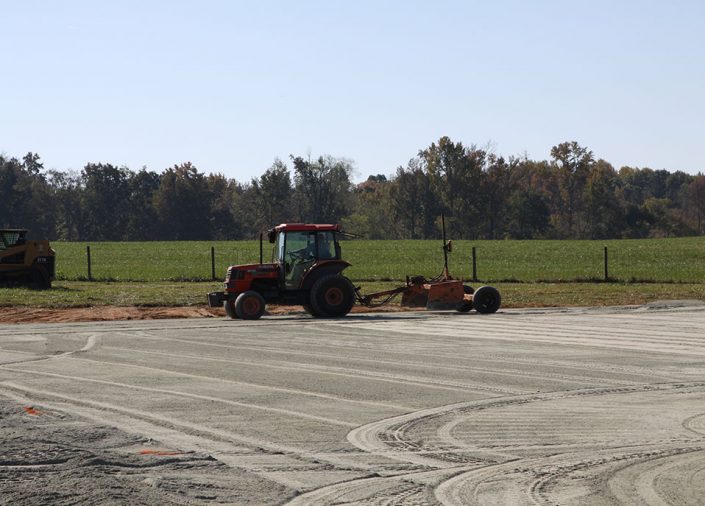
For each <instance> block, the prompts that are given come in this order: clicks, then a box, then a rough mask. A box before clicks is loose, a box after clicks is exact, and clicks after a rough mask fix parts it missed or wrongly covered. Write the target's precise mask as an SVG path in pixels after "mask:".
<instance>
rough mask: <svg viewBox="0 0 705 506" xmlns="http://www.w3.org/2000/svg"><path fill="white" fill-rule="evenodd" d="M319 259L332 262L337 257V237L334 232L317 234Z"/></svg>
mask: <svg viewBox="0 0 705 506" xmlns="http://www.w3.org/2000/svg"><path fill="white" fill-rule="evenodd" d="M316 244H317V249H318V255H317V256H318V258H319V259H320V260H330V259H333V258H336V257H337V254H336V248H335V235H334V234H333V232H318V233H317V234H316Z"/></svg>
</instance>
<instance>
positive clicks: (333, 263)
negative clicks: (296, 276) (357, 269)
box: [301, 260, 352, 290]
mask: <svg viewBox="0 0 705 506" xmlns="http://www.w3.org/2000/svg"><path fill="white" fill-rule="evenodd" d="M351 265H352V264H351V263H350V262H346V261H345V260H324V261H322V262H318V263H316V264H314V265H313V266H312V267H311V268H310V269H309V270H308V271H307V272H306V275H305V276H304V279H302V280H301V288H303V289H306V290H310V289H311V287H312V286H313V284H314V283H315V282H316V281H318V280H319V279H321V277H323V276H328V275H329V274H340V273H341V272H343V270H345V269H347V268H348V267H350V266H351Z"/></svg>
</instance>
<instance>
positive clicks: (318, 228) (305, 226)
mask: <svg viewBox="0 0 705 506" xmlns="http://www.w3.org/2000/svg"><path fill="white" fill-rule="evenodd" d="M274 230H275V231H276V232H340V225H339V224H336V225H330V224H318V223H282V224H281V225H277V226H276V227H274Z"/></svg>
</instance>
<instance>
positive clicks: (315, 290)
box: [311, 274, 355, 318]
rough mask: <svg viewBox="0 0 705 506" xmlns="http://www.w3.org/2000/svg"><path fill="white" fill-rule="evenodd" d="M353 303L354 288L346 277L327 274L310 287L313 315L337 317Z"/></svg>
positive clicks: (344, 312) (348, 309) (344, 313)
mask: <svg viewBox="0 0 705 506" xmlns="http://www.w3.org/2000/svg"><path fill="white" fill-rule="evenodd" d="M354 304H355V288H354V287H353V285H352V283H351V282H350V280H349V279H348V278H346V277H345V276H341V275H340V274H329V275H328V276H323V277H322V278H321V279H319V280H318V281H316V282H315V283H314V284H313V286H312V287H311V309H313V311H314V313H317V314H314V316H318V317H324V318H325V317H329V318H337V317H340V316H345V315H346V314H348V313H349V312H350V310H351V309H352V307H353V305H354Z"/></svg>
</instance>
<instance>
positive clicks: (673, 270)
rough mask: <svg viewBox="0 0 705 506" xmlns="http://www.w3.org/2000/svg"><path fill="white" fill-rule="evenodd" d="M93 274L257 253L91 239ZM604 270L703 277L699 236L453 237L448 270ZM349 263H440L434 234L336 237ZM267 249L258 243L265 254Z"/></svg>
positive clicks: (467, 273)
mask: <svg viewBox="0 0 705 506" xmlns="http://www.w3.org/2000/svg"><path fill="white" fill-rule="evenodd" d="M86 245H87V244H86V243H67V242H58V243H54V244H53V247H54V248H55V249H56V251H57V255H58V259H57V277H58V279H59V280H68V281H82V280H85V279H86V277H87V263H86ZM90 246H91V258H92V275H93V278H94V279H96V280H112V281H190V280H194V281H207V280H210V279H211V247H215V259H216V278H217V279H221V278H222V277H223V276H224V274H225V269H226V268H227V266H228V265H232V264H242V263H255V262H258V261H259V243H258V242H257V241H223V242H217V241H215V242H103V243H90ZM605 246H607V248H608V254H609V275H610V278H611V279H613V280H616V281H631V282H636V281H648V282H663V283H670V282H678V283H685V282H692V283H703V282H705V238H702V237H700V238H676V239H643V240H611V241H454V243H453V253H451V254H450V260H449V263H450V271H451V273H452V274H453V275H454V276H455V277H460V278H463V279H470V278H471V277H472V264H471V258H472V248H473V247H475V248H476V251H477V275H478V278H479V279H480V280H481V281H484V282H495V283H497V282H510V281H512V282H537V281H541V282H566V281H576V280H580V281H585V280H601V279H602V278H603V276H604V270H603V269H604V265H603V248H604V247H605ZM342 247H343V257H344V258H345V259H347V260H348V261H350V262H351V263H352V264H353V266H352V267H350V268H349V269H348V270H347V271H346V272H347V274H348V276H349V277H350V278H351V279H353V280H354V281H402V280H404V278H405V276H406V275H407V274H421V275H424V276H427V277H431V276H434V275H436V274H438V273H439V272H440V271H441V269H442V267H443V252H442V250H441V242H440V241H367V240H352V241H345V242H343V244H342ZM270 257H271V245H269V244H268V243H265V251H264V258H265V261H267V260H268V259H269V258H270Z"/></svg>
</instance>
